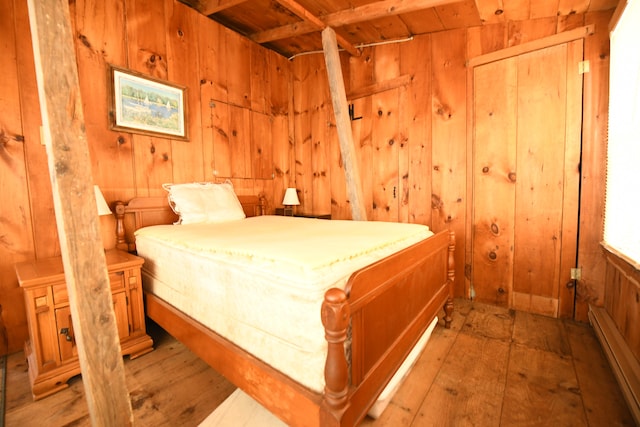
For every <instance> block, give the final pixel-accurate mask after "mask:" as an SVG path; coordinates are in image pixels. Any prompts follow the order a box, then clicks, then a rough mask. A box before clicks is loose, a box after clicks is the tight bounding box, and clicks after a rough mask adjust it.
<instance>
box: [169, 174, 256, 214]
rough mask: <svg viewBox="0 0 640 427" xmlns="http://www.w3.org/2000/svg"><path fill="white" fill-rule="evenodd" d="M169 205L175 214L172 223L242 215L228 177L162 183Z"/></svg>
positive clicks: (240, 206)
mask: <svg viewBox="0 0 640 427" xmlns="http://www.w3.org/2000/svg"><path fill="white" fill-rule="evenodd" d="M162 188H164V189H165V190H167V191H168V192H169V196H168V198H169V205H170V206H171V209H173V211H174V212H175V213H176V214H177V215H178V217H179V220H178V222H177V223H176V224H195V223H203V222H226V221H235V220H238V219H244V218H245V217H246V215H245V213H244V211H243V210H242V205H241V204H240V201H239V200H238V197H237V196H236V193H235V191H234V190H233V184H231V182H230V181H225V182H223V183H213V182H191V183H185V184H163V185H162Z"/></svg>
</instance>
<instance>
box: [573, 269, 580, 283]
mask: <svg viewBox="0 0 640 427" xmlns="http://www.w3.org/2000/svg"><path fill="white" fill-rule="evenodd" d="M571 279H573V280H580V279H582V269H581V268H572V269H571Z"/></svg>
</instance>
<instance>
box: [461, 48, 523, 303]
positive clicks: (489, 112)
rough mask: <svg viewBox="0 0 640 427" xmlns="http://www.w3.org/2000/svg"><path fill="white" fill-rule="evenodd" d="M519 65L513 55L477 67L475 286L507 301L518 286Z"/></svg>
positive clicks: (485, 297) (491, 298) (493, 299)
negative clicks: (515, 274) (515, 267)
mask: <svg viewBox="0 0 640 427" xmlns="http://www.w3.org/2000/svg"><path fill="white" fill-rule="evenodd" d="M516 65H517V63H516V58H509V59H506V60H504V61H498V62H493V63H490V64H487V65H485V66H482V67H476V68H475V70H474V79H475V83H474V84H475V87H476V93H475V100H476V101H475V114H476V117H477V119H476V126H475V133H476V145H475V150H474V169H473V176H474V187H473V195H474V198H473V203H474V227H473V236H474V245H473V252H472V254H473V255H472V265H473V278H474V280H473V286H474V289H475V292H476V296H478V297H479V298H480V299H481V300H482V301H485V302H490V303H492V304H497V305H501V306H505V307H507V306H509V305H510V304H509V301H510V297H511V293H512V291H513V233H514V216H515V213H514V211H515V196H516V191H515V180H516V174H515V172H516V146H515V144H513V143H512V141H514V140H515V139H516V118H517V117H516V112H517V109H516V99H517V98H516V96H517V77H518V75H517V67H516ZM496 82H501V84H496Z"/></svg>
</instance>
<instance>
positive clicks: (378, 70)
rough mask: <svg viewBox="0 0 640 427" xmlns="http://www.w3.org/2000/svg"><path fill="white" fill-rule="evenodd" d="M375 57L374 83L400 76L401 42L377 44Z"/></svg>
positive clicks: (374, 50) (374, 52)
mask: <svg viewBox="0 0 640 427" xmlns="http://www.w3.org/2000/svg"><path fill="white" fill-rule="evenodd" d="M373 58H374V61H373V82H374V83H382V82H384V81H385V80H391V79H394V78H396V77H399V76H400V43H389V44H382V45H379V46H375V47H374V49H373Z"/></svg>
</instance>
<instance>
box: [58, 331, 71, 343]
mask: <svg viewBox="0 0 640 427" xmlns="http://www.w3.org/2000/svg"><path fill="white" fill-rule="evenodd" d="M60 335H64V336H65V337H64V339H66V340H67V341H69V342H71V341H73V337H72V336H71V335H70V334H69V328H62V329H60Z"/></svg>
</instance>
